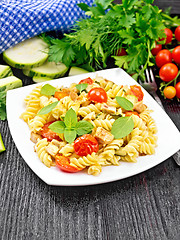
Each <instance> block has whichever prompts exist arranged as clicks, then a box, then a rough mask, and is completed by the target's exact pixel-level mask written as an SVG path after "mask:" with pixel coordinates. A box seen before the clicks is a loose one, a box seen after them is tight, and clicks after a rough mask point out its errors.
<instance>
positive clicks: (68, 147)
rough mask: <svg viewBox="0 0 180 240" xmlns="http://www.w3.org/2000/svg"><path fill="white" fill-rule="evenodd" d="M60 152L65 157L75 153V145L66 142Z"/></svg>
mask: <svg viewBox="0 0 180 240" xmlns="http://www.w3.org/2000/svg"><path fill="white" fill-rule="evenodd" d="M59 153H62V154H63V155H64V156H65V157H68V156H70V155H72V154H73V153H74V146H73V145H72V144H66V145H65V146H64V147H62V148H61V150H60V151H59Z"/></svg>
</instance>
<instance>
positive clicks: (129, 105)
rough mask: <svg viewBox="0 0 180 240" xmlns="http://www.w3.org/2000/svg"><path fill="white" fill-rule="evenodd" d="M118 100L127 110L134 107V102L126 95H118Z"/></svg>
mask: <svg viewBox="0 0 180 240" xmlns="http://www.w3.org/2000/svg"><path fill="white" fill-rule="evenodd" d="M116 101H117V102H118V104H119V105H120V106H121V107H122V108H124V109H125V110H128V111H129V110H132V109H133V103H132V102H131V101H129V100H128V99H126V98H124V97H119V96H117V97H116Z"/></svg>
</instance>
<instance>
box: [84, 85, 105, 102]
mask: <svg viewBox="0 0 180 240" xmlns="http://www.w3.org/2000/svg"><path fill="white" fill-rule="evenodd" d="M88 98H89V99H90V100H91V101H93V102H99V103H102V102H107V93H106V91H105V90H104V89H103V88H100V87H96V88H92V89H91V90H90V91H89V92H88Z"/></svg>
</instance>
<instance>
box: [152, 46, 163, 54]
mask: <svg viewBox="0 0 180 240" xmlns="http://www.w3.org/2000/svg"><path fill="white" fill-rule="evenodd" d="M161 49H162V45H161V44H157V43H156V46H155V48H153V49H152V50H151V53H152V55H153V56H156V55H157V54H158V52H159V51H161Z"/></svg>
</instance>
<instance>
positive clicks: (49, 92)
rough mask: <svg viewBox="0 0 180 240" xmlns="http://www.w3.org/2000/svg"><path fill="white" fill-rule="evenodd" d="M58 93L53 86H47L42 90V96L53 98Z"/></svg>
mask: <svg viewBox="0 0 180 240" xmlns="http://www.w3.org/2000/svg"><path fill="white" fill-rule="evenodd" d="M56 91H57V89H56V88H55V87H53V86H51V85H50V84H45V85H44V86H43V87H42V88H41V92H40V93H41V94H42V95H46V96H52V95H54V94H55V92H56Z"/></svg>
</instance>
